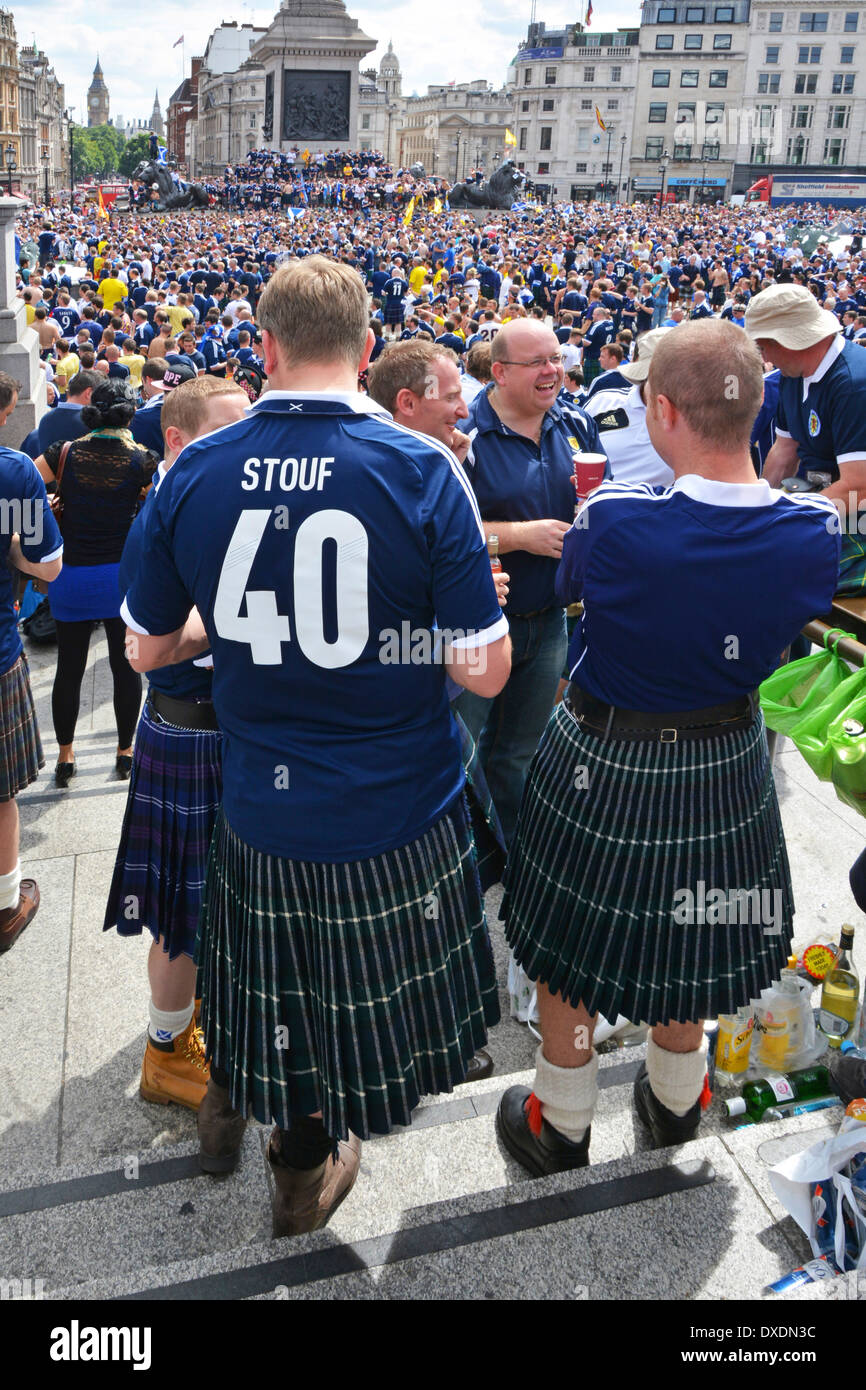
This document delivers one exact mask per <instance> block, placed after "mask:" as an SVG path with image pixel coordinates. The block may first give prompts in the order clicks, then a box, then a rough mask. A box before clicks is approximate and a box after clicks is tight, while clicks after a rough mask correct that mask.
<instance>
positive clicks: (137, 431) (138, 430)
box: [129, 391, 165, 458]
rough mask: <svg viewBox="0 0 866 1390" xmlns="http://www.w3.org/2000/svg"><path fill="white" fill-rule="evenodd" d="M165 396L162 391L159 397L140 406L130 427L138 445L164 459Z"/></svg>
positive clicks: (154, 397) (153, 397)
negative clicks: (163, 422) (163, 417)
mask: <svg viewBox="0 0 866 1390" xmlns="http://www.w3.org/2000/svg"><path fill="white" fill-rule="evenodd" d="M164 395H165V393H164V392H162V391H160V393H159V395H158V396H151V397H150V399H149V400H148V401H147V402H146V403H145V404H144V405H140V406H139V407H138V410H137V411H136V412H135V414H134V415H133V417H132V423H131V425H130V426H129V431H130V434H131V435H132V437H133V439H134V440H135V442H136V444H141V445H142V447H143V448H145V449H151V450H152V451H153V452H154V453H155V454H156V456H157V458H162V455H163V452H164V445H163V442H162V402H163V399H164Z"/></svg>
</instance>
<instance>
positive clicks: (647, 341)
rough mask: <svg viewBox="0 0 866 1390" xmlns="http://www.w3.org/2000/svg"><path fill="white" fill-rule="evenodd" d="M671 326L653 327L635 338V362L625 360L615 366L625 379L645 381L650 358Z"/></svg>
mask: <svg viewBox="0 0 866 1390" xmlns="http://www.w3.org/2000/svg"><path fill="white" fill-rule="evenodd" d="M672 332H673V329H672V328H653V329H651V330H650V332H649V333H641V335H640V337H639V338H638V340H637V351H638V358H637V361H636V362H625V363H623V365H622V366H621V367H618V368H617V371H618V372H619V374H620V376H624V377H625V379H626V381H646V379H647V377H648V376H649V369H650V359H651V357H652V355H653V353H654V352H655V350H656V348H657V347H658V345H659V343H660V342H661V340H662V338H663V337H664V336H665V334H666V333H672Z"/></svg>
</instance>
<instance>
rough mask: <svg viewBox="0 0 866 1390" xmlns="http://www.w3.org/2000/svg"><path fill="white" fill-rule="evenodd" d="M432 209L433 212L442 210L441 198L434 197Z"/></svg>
mask: <svg viewBox="0 0 866 1390" xmlns="http://www.w3.org/2000/svg"><path fill="white" fill-rule="evenodd" d="M433 211H434V212H441V211H442V199H441V198H436V199H434V201H433Z"/></svg>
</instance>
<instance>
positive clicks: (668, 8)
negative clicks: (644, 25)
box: [658, 5, 677, 24]
mask: <svg viewBox="0 0 866 1390" xmlns="http://www.w3.org/2000/svg"><path fill="white" fill-rule="evenodd" d="M658 22H659V24H676V22H677V12H676V10H675V9H674V7H673V5H662V6H661V8H660V9H659V14H658Z"/></svg>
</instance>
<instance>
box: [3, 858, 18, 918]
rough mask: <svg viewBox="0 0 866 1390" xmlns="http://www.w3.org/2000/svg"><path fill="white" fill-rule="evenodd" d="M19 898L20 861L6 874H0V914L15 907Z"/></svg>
mask: <svg viewBox="0 0 866 1390" xmlns="http://www.w3.org/2000/svg"><path fill="white" fill-rule="evenodd" d="M20 896H21V860H20V859H19V860H18V863H17V864H16V865H15V868H14V869H12V870H10V872H9V873H8V874H0V912H4V911H5V910H6V908H9V907H17V906H18V899H19V898H20Z"/></svg>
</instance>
